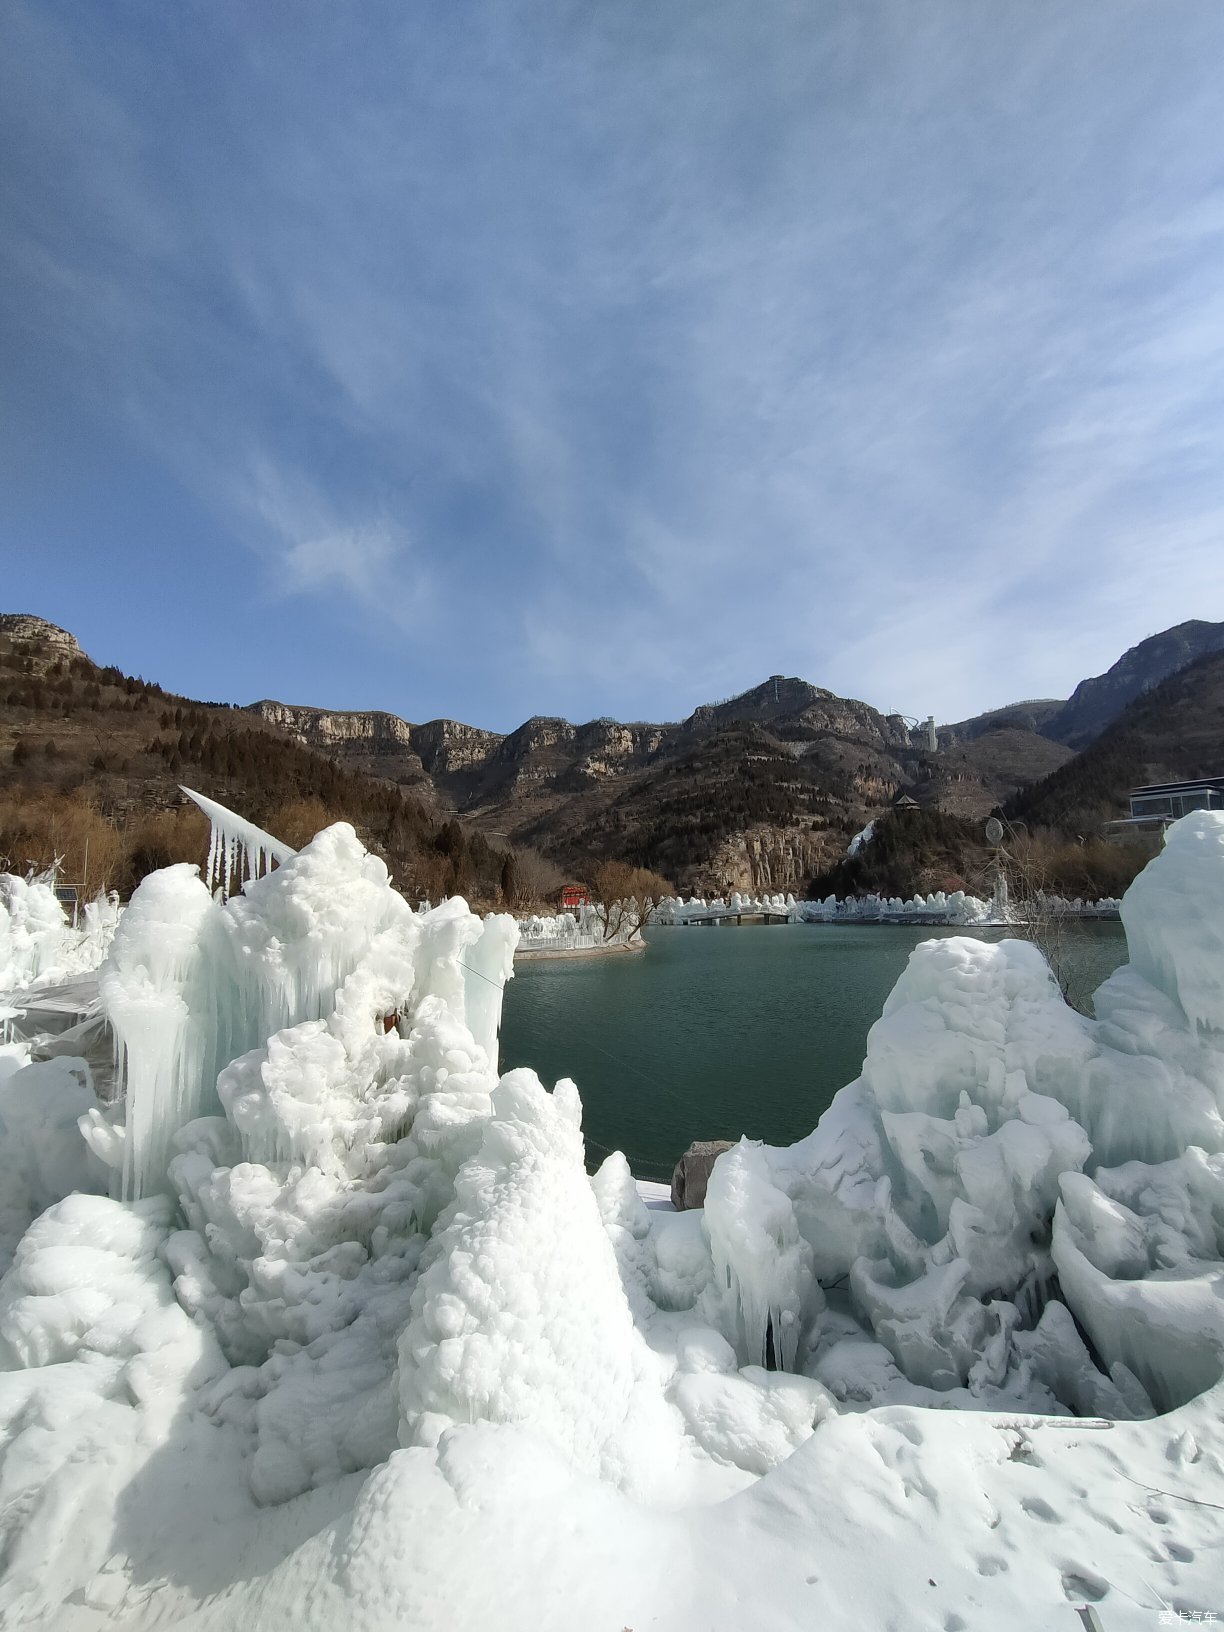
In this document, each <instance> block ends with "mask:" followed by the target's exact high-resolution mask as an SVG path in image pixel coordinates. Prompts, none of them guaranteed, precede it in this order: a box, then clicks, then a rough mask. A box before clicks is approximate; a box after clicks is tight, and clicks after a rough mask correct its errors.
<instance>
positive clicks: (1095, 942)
mask: <svg viewBox="0 0 1224 1632" xmlns="http://www.w3.org/2000/svg"><path fill="white" fill-rule="evenodd" d="M964 933H965V931H963V930H952V929H946V930H945V929H932V928H929V927H923V928H909V927H900V926H890V925H882V924H861V925H852V924H777V925H761V924H752V925H749V924H746V925H743V926H740V927H736V926H732V925H724V926H720V927H718V928H686V929H665V928H654V929H651V930H649V931H648V932H647V940H648V943H649V944H648V946H647V948H646V950H645V951H644V952H642V953H640V954H635V955H634V954H623V955H617V956H612V957H595V958H573V959H540V960H526V961H525V960H520V961H519V962H518V963H517V964H516V965H515V978H514V979H513V980H512V981H511V982H510V984H509V986H508V987H507V990H506V998H505V1010H504V1016H503V1023H502V1033H501V1064H502V1069H503V1070H509V1069H510V1068H511V1067H513V1066H519V1065H530V1066H534V1068H535V1069H536V1070H537V1071H538V1072H539V1074H540V1076H541V1078H542V1079H543V1080H544V1082H545V1083H546V1084H547V1085H548V1086H549V1087H551V1086H552V1085H553V1083H554V1082H555V1081H556V1079H557V1078H558V1077H573V1079H574V1081H575V1082H576V1083H577V1084H578V1088H579V1091H580V1092H581V1094H582V1102H583V1107H584V1117H583V1125H584V1129H585V1131H586V1136H587V1149H588V1157H589V1158H590V1159H591V1162H592V1165H597V1163H598V1162H599V1160H601V1159H602V1157H603V1156H604V1155H605V1154H606V1153H607V1151H608V1150H609V1149H617V1150H623V1151H624V1152H625V1154H626V1155H627V1156H628V1157H629V1160H630V1164H631V1166H632V1167H633V1170H634V1172H635V1173H636V1174H637V1175H638V1177H639V1178H659V1179H666V1178H670V1177H671V1171H672V1168H673V1166H674V1164H675V1162H676V1159H677V1157H678V1156H679V1155H680V1154H681V1152H682V1151H684V1150H685V1149H686V1148H687V1146H688V1145H689V1144H690V1143H691V1141H692V1140H694V1139H737V1138H738V1137H739V1136H740V1135H741V1134H745V1133H746V1134H748V1135H749V1136H750V1137H751V1138H754V1139H763V1140H765V1141H766V1142H767V1143H769V1144H790V1143H792V1142H793V1141H794V1140H796V1139H799V1138H802V1136H803V1135H804V1134H806V1133H810V1132H811V1130H812V1128H813V1127H814V1126H815V1125H816V1122H817V1120H818V1119H819V1117H820V1114H821V1112H822V1111H823V1110H824V1109H825V1107H826V1106H827V1105H828V1103H829V1101H830V1100H831V1099H832V1097H833V1095H834V1094H835V1093H836V1092H837V1090H838V1089H839V1088H840V1087H842V1086H843V1085H844V1084H845V1083H847V1082H851V1081H853V1080H854V1078H855V1077H856V1076H858V1074H859V1068H860V1066H861V1064H862V1060H863V1053H864V1049H865V1046H866V1040H867V1032H868V1030H869V1029H870V1027H871V1025H872V1023H873V1022H874V1021H875V1020H876V1019H877V1018H878V1017H879V1013H880V1010H881V1008H882V1006H883V1003H884V999H885V998H886V997H887V996H888V993H889V992H890V991H891V989H892V987H893V985H894V983H895V981H896V979H897V976H898V975H899V974H900V973H901V971H902V969H903V968H904V967H905V963H906V960H907V958H908V957H909V954H910V952H911V951H912V950H913V948H914V947H915V946H917V945H918V943H919V942H920V941H924V940H930V939H931V938H932V937H933V936H943V935H953V934H964ZM976 933H977V934H978V936H979V938H980V939H982V940H999V939H1001V938H1002V935H1003V933H1004V932H1003V931H1002V930H980V931H977V932H976ZM1070 961H1071V964H1072V966H1073V970H1072V972H1073V974H1074V976H1075V987H1074V989H1078V990H1085V991H1092V990H1094V989H1095V987H1096V986H1098V985H1099V984H1100V982H1101V981H1102V980H1104V979H1105V977H1106V976H1107V975H1108V974H1110V973H1111V972H1112V971H1113V970H1114V969H1115V968H1117V966H1118V965H1119V964H1120V963H1124V962H1125V961H1126V939H1125V936H1124V935H1123V932H1122V926H1121V925H1120V924H1118V923H1089V924H1082V925H1076V926H1075V928H1074V930H1073V931H1071V932H1070Z"/></svg>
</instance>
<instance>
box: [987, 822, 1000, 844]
mask: <svg viewBox="0 0 1224 1632" xmlns="http://www.w3.org/2000/svg"><path fill="white" fill-rule="evenodd" d="M1002 839H1003V823H1002V822H1001V821H1000V820H999V818H998V817H997V816H992V817H991V818H990V820H989V821H988V822H987V823H986V843H987V844H999V843H1001V842H1002Z"/></svg>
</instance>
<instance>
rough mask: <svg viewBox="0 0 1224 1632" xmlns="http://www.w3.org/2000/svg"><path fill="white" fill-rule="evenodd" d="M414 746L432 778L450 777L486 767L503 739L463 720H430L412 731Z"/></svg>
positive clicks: (495, 733) (411, 727) (412, 728)
mask: <svg viewBox="0 0 1224 1632" xmlns="http://www.w3.org/2000/svg"><path fill="white" fill-rule="evenodd" d="M409 730H410V732H411V738H412V746H413V747H414V748H415V749H416V751H417V754H418V755H419V756H420V760H421V763H422V765H424V767H425V769H426V770H427V771H428V772H429V774H430V776H448V775H451V774H452V773H454V772H456V771H469V770H473V769H476V768H478V767H480V766H482V765H484V764H485V763H486V762H487V761H488V760H489V759H490V758H491V756H492V755H493V754H494V753H495V752H496V750H497V749H498V747H499V746H500V744H501V742H502V741H503V739H502V737H501V736H500V735H499V733H498V732H496V731H482V730H481V729H480V727H479V726H476V725H463V724H462V723H461V722H460V721H459V720H430V721H428V723H427V724H425V725H413V726H410V727H409Z"/></svg>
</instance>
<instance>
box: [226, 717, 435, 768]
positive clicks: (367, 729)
mask: <svg viewBox="0 0 1224 1632" xmlns="http://www.w3.org/2000/svg"><path fill="white" fill-rule="evenodd" d="M247 712H249V713H251V714H256V715H258V716H259V718H260V719H261V720H265V721H267V723H268V724H269V725H275V726H279V728H280V729H281V730H282V731H287V732H288V733H289V734H290V735H291V736H292V737H294V738H296V740H297V741H298V742H300V743H302V744H303V745H304V746H305V747H307V748H315V749H318V750H319V751H320V752H322V753H325V754H330V755H332V756H333V757H335V758H339V759H342V760H343V761H344V763H345V764H346V765H350V766H352V767H353V768H355V769H358V770H361V771H364V772H365V773H366V774H367V775H370V776H378V777H383V778H385V779H387V780H389V781H393V782H399V783H402V784H404V785H406V786H412V787H414V788H424V787H427V786H428V785H429V784H430V778H429V776H428V774H427V773H426V770H425V767H424V765H423V764H422V763H421V758H420V755H419V754H418V753H417V751H416V748H415V746H414V744H413V740H412V732H413V728H412V726H410V725H409V724H408V722H407V720H401V719H400V717H399V715H398V714H385V713H382V712H381V711H378V710H370V711H368V712H361V711H349V710H342V711H341V710H337V711H334V712H333V711H330V710H328V709H323V708H303V707H301V706H299V705H298V704H295V703H278V702H273V701H272V700H270V699H267V698H265V699H264V701H263V702H259V703H252V704H251V705H250V707H249V709H248V711H247Z"/></svg>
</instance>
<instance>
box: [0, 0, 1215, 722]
mask: <svg viewBox="0 0 1224 1632" xmlns="http://www.w3.org/2000/svg"><path fill="white" fill-rule="evenodd" d="M1222 85H1224V5H1221V4H1220V3H1219V0H1197V3H1189V0H1143V3H1131V0H1009V3H1003V0H806V3H800V0H734V3H731V0H603V3H602V4H591V3H590V0H584V3H582V4H579V3H577V0H573V3H570V0H534V3H533V0H498V3H493V0H466V3H465V0H451V3H449V4H426V3H415V0H396V3H387V0H364V3H362V4H360V5H357V4H343V3H340V0H335V3H333V4H328V5H323V4H313V3H311V0H294V3H292V4H288V3H285V4H277V3H274V0H261V3H259V4H255V5H252V4H250V3H249V0H232V3H229V0H207V3H206V0H175V3H174V4H166V3H165V0H150V3H126V0H113V3H108V4H106V5H98V4H97V3H96V0H88V3H85V0H82V3H79V4H72V3H54V0H48V3H45V4H30V3H28V0H9V3H8V4H7V5H6V7H5V10H4V12H3V14H2V17H0V152H2V153H3V155H4V157H3V161H2V163H0V425H2V432H3V434H2V435H0V563H2V566H3V585H4V589H3V593H2V594H0V602H2V603H3V605H4V606H5V607H7V608H9V609H11V610H21V611H33V612H37V613H39V614H41V615H43V616H45V617H49V618H51V619H52V620H54V621H55V622H57V623H62V624H64V625H65V626H67V627H69V628H71V629H72V630H73V631H74V632H75V633H77V634H78V636H79V637H80V639H81V640H82V642H83V644H84V645H85V647H86V649H87V650H88V651H89V652H90V653H91V655H93V656H95V657H96V658H98V659H99V660H100V661H103V662H117V663H119V664H120V665H121V666H122V667H124V668H125V669H127V670H129V671H131V672H139V673H142V674H144V675H145V676H146V677H148V678H156V679H158V680H160V681H161V682H162V683H163V684H165V685H167V686H171V687H174V688H175V689H178V690H181V691H184V692H186V693H188V694H189V695H196V696H204V697H210V698H217V699H227V700H230V701H236V702H245V701H250V700H253V699H255V698H258V697H262V696H276V697H280V698H283V699H286V700H290V701H298V702H309V703H316V704H325V705H328V706H331V707H381V708H388V709H392V710H394V711H395V712H397V713H400V714H403V715H404V716H405V717H406V718H409V719H417V720H421V719H428V718H432V717H435V716H437V715H452V716H454V717H457V718H460V719H466V720H469V721H471V722H473V723H476V724H481V725H486V726H490V727H493V728H498V729H508V728H510V727H512V726H514V725H515V724H517V723H518V722H519V721H521V720H522V719H523V718H525V717H526V716H528V715H529V714H532V713H559V714H565V715H567V716H569V717H570V718H572V719H585V718H589V717H592V716H594V715H599V714H610V715H613V716H616V717H618V718H622V719H626V718H652V719H661V718H675V717H679V716H681V715H683V714H685V713H687V712H688V711H689V710H690V709H691V708H693V707H694V706H695V705H696V704H697V703H699V702H702V701H707V700H712V699H715V698H718V697H722V696H727V695H730V694H732V693H734V692H736V691H739V690H741V689H743V688H744V687H746V686H748V685H751V684H754V683H755V682H756V681H758V680H760V679H762V678H764V677H765V676H766V675H768V674H770V673H772V672H775V671H779V672H784V673H788V674H800V675H803V676H804V677H806V678H807V679H810V680H813V681H815V682H816V683H817V684H821V685H826V686H829V687H831V688H833V689H834V690H836V691H839V692H841V693H844V694H850V695H854V696H859V697H864V698H866V699H867V700H868V701H870V702H872V703H875V704H876V705H877V706H880V707H884V708H900V709H903V710H905V711H907V712H910V713H914V714H923V715H925V714H926V713H928V712H932V711H933V712H934V713H936V714H937V715H939V716H940V717H941V718H944V719H950V718H957V717H960V716H962V715H965V714H968V713H972V712H976V711H977V710H978V709H979V708H984V707H988V706H992V705H996V704H999V703H1002V702H1005V701H1007V700H1009V699H1011V698H1015V697H1023V696H1034V695H1065V694H1066V693H1067V692H1068V691H1069V689H1070V688H1071V686H1073V685H1074V683H1075V682H1076V681H1077V680H1078V679H1080V678H1082V677H1083V676H1084V675H1086V674H1090V673H1096V672H1099V671H1100V670H1101V669H1103V668H1105V667H1107V666H1108V665H1109V664H1110V663H1111V662H1112V661H1113V660H1114V659H1115V658H1116V657H1117V656H1118V655H1120V653H1121V652H1122V651H1123V650H1124V649H1125V648H1126V647H1127V646H1129V645H1132V644H1133V643H1134V642H1135V641H1136V640H1139V639H1141V638H1142V637H1143V636H1144V635H1146V634H1149V633H1152V632H1154V631H1156V630H1158V629H1161V628H1164V627H1166V626H1167V625H1169V624H1171V623H1176V622H1180V621H1181V620H1182V619H1184V618H1187V617H1208V618H1220V617H1224V568H1222V567H1221V561H1222V559H1224V548H1222V542H1224V457H1221V454H1222V450H1224V117H1222V115H1221V109H1222V106H1224V93H1222V90H1221V86H1222Z"/></svg>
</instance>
